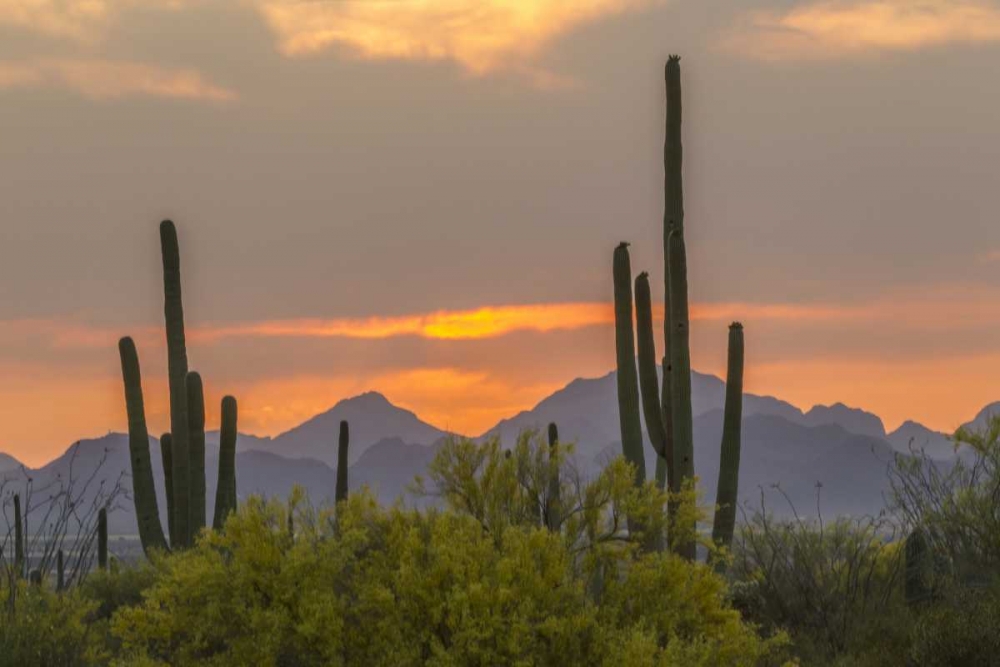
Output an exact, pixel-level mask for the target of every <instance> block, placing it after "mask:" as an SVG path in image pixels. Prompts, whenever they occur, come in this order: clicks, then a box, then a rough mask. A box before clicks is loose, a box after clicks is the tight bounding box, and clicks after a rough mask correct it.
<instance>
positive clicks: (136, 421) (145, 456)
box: [118, 337, 167, 554]
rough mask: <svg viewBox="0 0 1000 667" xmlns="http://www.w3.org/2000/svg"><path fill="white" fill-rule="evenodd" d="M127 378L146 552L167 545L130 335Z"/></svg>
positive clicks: (123, 348)
mask: <svg viewBox="0 0 1000 667" xmlns="http://www.w3.org/2000/svg"><path fill="white" fill-rule="evenodd" d="M118 351H119V354H120V356H121V362H122V378H123V379H124V382H125V407H126V410H127V412H128V435H129V439H128V449H129V459H130V460H131V463H132V498H133V499H134V502H135V514H136V522H137V523H138V525H139V541H140V542H141V543H142V548H143V551H145V552H146V553H147V554H148V553H149V551H150V550H152V549H162V550H165V549H166V548H167V541H166V538H165V537H164V536H163V527H162V526H161V525H160V512H159V507H158V505H157V501H156V487H155V485H154V482H153V465H152V461H151V460H150V456H149V430H148V429H147V427H146V408H145V404H144V401H143V397H142V376H141V372H140V370H139V354H138V352H137V351H136V349H135V342H134V341H133V340H132V339H131V338H128V337H125V338H122V339H121V340H120V341H119V342H118Z"/></svg>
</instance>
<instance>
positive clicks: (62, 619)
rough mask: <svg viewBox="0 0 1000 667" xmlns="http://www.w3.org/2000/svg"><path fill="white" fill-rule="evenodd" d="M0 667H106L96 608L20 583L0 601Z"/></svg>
mask: <svg viewBox="0 0 1000 667" xmlns="http://www.w3.org/2000/svg"><path fill="white" fill-rule="evenodd" d="M0 602H2V610H0V667H86V666H89V665H103V664H106V660H107V658H108V655H107V653H106V651H105V648H104V636H103V635H102V634H101V633H99V632H96V631H95V629H94V627H93V623H92V615H93V613H94V611H95V609H96V608H97V603H95V602H93V601H92V600H88V599H86V598H85V597H84V596H83V595H80V594H79V593H68V594H64V595H58V594H56V593H54V592H52V591H49V590H47V589H45V588H42V587H37V586H29V585H27V584H24V583H21V584H18V585H17V586H16V588H14V589H13V590H11V589H7V590H6V591H5V595H4V596H0Z"/></svg>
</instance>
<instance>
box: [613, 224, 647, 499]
mask: <svg viewBox="0 0 1000 667" xmlns="http://www.w3.org/2000/svg"><path fill="white" fill-rule="evenodd" d="M613 275H614V286H615V347H616V350H617V363H618V418H619V422H620V424H621V436H622V453H623V454H624V455H625V460H627V461H628V462H629V463H631V464H632V465H633V466H634V468H635V483H636V486H640V485H642V483H643V482H645V481H646V460H645V457H644V456H643V453H642V424H641V422H640V418H639V379H638V377H637V376H636V370H635V334H634V332H633V329H632V266H631V261H630V260H629V254H628V244H627V243H621V244H619V245H618V247H617V248H615V253H614V262H613Z"/></svg>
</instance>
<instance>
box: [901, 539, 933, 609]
mask: <svg viewBox="0 0 1000 667" xmlns="http://www.w3.org/2000/svg"><path fill="white" fill-rule="evenodd" d="M904 553H905V556H906V574H905V584H904V589H905V595H906V604H907V605H910V606H913V605H917V604H920V603H922V602H925V601H927V600H929V599H930V598H931V595H932V591H931V586H930V583H931V581H930V580H931V571H932V569H933V566H932V564H931V551H930V548H929V546H928V544H927V537H926V535H925V534H924V531H923V530H921V529H920V528H916V529H915V530H914V531H913V532H911V533H910V534H909V535H907V536H906V542H905V545H904Z"/></svg>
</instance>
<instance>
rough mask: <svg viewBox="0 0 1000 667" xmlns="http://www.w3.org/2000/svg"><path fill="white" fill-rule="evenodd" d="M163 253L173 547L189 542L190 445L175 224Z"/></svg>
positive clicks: (163, 241) (166, 230)
mask: <svg viewBox="0 0 1000 667" xmlns="http://www.w3.org/2000/svg"><path fill="white" fill-rule="evenodd" d="M160 245H161V250H162V253H163V312H164V319H165V320H166V329H167V360H168V364H167V366H168V373H169V379H170V433H171V436H172V453H173V457H172V459H173V496H174V508H173V520H174V528H173V530H172V531H171V532H172V535H174V536H175V537H176V539H175V540H174V539H172V540H171V542H172V544H173V546H175V547H185V546H189V545H190V544H191V535H192V531H191V529H190V517H191V509H190V506H189V502H188V500H189V498H190V461H191V459H190V456H191V454H190V447H189V444H188V443H189V440H188V438H189V430H188V419H187V373H188V360H187V346H186V343H185V337H184V307H183V304H182V302H181V266H180V265H181V263H180V249H179V246H178V243H177V229H176V228H175V227H174V223H172V222H171V221H169V220H164V221H163V223H161V224H160Z"/></svg>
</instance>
